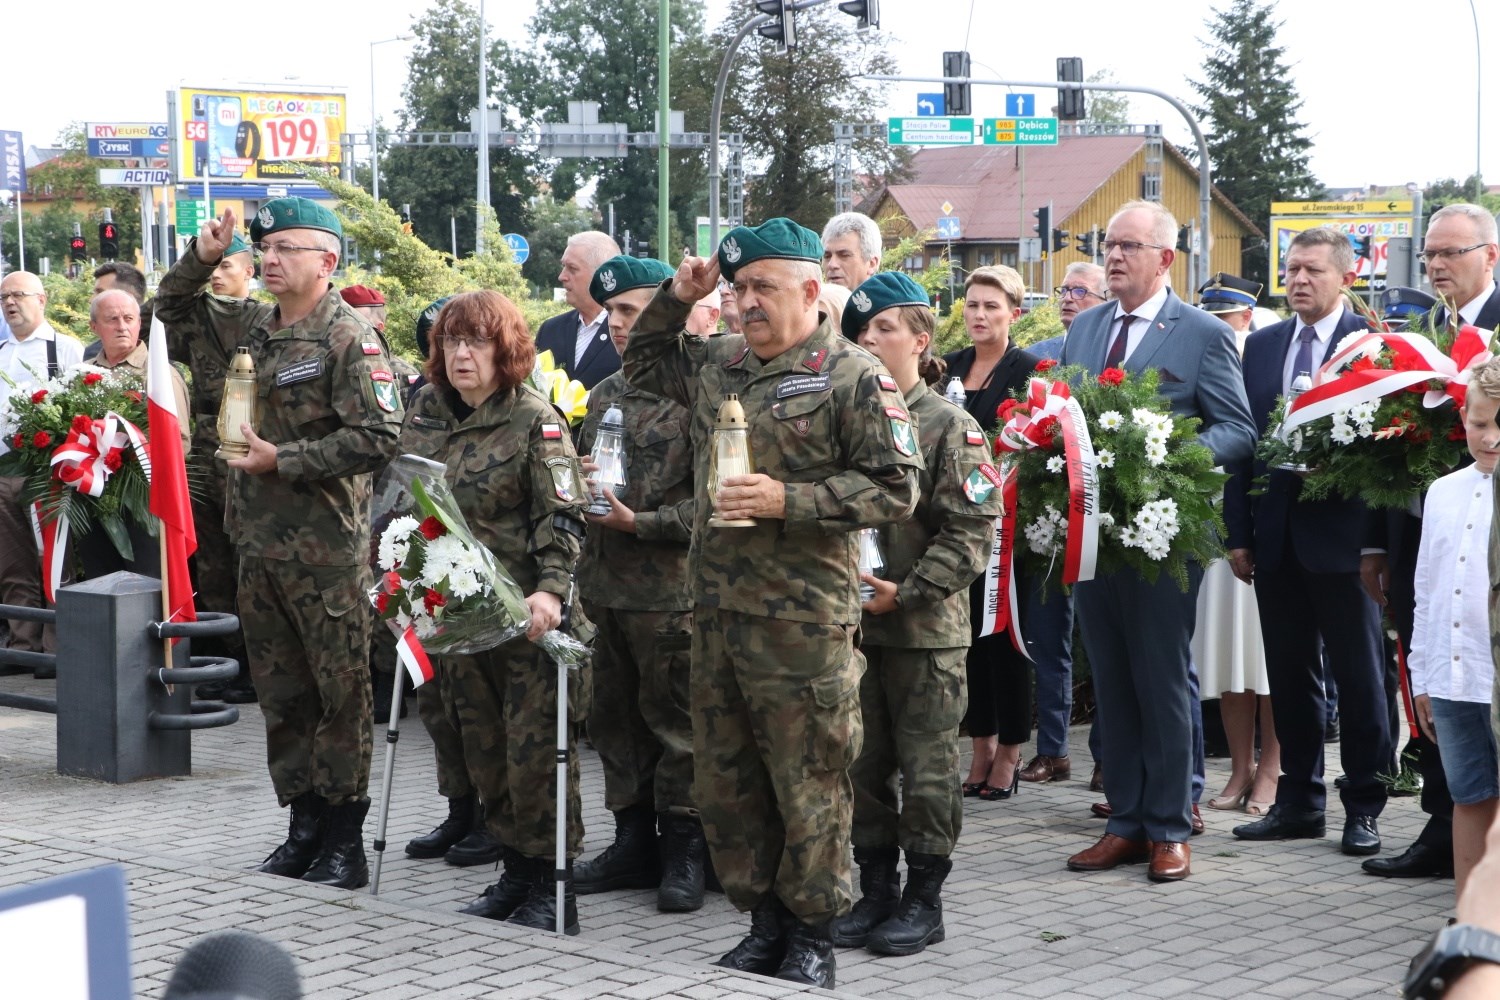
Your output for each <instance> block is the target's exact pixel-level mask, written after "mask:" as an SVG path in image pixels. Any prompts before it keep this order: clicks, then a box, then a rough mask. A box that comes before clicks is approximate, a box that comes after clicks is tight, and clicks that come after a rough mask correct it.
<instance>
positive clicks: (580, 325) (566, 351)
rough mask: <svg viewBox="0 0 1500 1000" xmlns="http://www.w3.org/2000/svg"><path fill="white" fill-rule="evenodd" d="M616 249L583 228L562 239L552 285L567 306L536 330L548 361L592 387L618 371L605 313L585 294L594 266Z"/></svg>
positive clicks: (604, 236) (617, 357)
mask: <svg viewBox="0 0 1500 1000" xmlns="http://www.w3.org/2000/svg"><path fill="white" fill-rule="evenodd" d="M619 252H620V248H619V247H618V246H616V245H615V241H614V239H613V237H611V236H610V235H609V234H608V233H601V232H598V231H597V230H589V231H587V232H582V233H574V234H573V235H572V236H569V237H568V246H567V249H565V250H564V251H563V255H562V270H560V271H559V272H558V273H557V283H558V284H559V285H562V287H563V297H564V298H565V299H566V300H567V303H568V305H570V306H572V307H573V308H571V309H569V310H568V311H567V312H565V313H563V314H562V315H561V316H553V317H552V318H551V319H549V320H547V321H546V322H544V323H543V324H542V325H541V326H540V327H538V328H537V331H536V349H537V353H538V354H540V353H541V352H542V351H551V352H552V360H553V361H555V362H556V363H557V366H558V367H559V368H561V369H562V370H563V371H565V372H567V373H568V377H569V378H574V379H577V380H578V381H579V382H581V383H582V384H583V387H584V388H585V389H592V388H593V387H594V386H596V385H598V384H599V383H600V382H602V381H603V380H604V379H605V378H606V377H608V376H610V375H613V374H614V373H615V372H617V371H619V370H620V355H619V352H618V351H616V350H615V348H614V345H613V344H611V343H610V340H609V312H608V311H607V310H606V309H605V308H604V307H603V306H601V305H600V304H599V303H597V302H595V301H594V297H593V296H592V295H590V294H589V282H590V281H592V280H593V278H594V272H595V271H597V270H599V265H601V264H603V263H604V262H605V261H607V260H609V259H610V258H611V257H613V256H615V255H616V254H618V253H619Z"/></svg>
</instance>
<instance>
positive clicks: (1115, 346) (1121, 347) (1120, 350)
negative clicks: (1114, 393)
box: [1104, 313, 1135, 368]
mask: <svg viewBox="0 0 1500 1000" xmlns="http://www.w3.org/2000/svg"><path fill="white" fill-rule="evenodd" d="M1133 319H1135V317H1134V316H1132V315H1130V314H1129V313H1126V314H1125V315H1124V316H1122V317H1120V332H1119V333H1117V334H1115V341H1114V343H1112V344H1110V345H1109V353H1108V354H1106V355H1105V356H1104V367H1106V368H1118V367H1120V366H1121V365H1122V364H1124V363H1125V344H1126V342H1127V341H1128V340H1129V339H1130V321H1131V320H1133Z"/></svg>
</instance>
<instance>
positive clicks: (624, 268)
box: [589, 254, 677, 306]
mask: <svg viewBox="0 0 1500 1000" xmlns="http://www.w3.org/2000/svg"><path fill="white" fill-rule="evenodd" d="M676 273H677V272H676V271H674V270H673V269H672V265H671V264H668V263H666V262H665V261H660V260H655V259H653V258H650V257H626V256H624V255H623V254H622V255H621V256H618V257H611V258H610V259H609V260H607V261H605V262H604V263H603V264H600V265H599V270H597V271H595V272H594V277H593V280H592V281H590V282H589V295H591V296H593V299H594V301H595V302H597V303H599V304H600V305H601V306H602V305H604V304H605V303H606V302H608V301H609V300H610V299H612V298H614V297H615V296H616V295H619V294H620V293H621V292H628V291H630V290H631V289H632V288H655V287H656V286H657V285H659V284H661V283H662V282H663V281H666V280H667V279H668V278H670V277H671V276H672V275H674V274H676Z"/></svg>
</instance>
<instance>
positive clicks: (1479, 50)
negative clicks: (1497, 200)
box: [1469, 0, 1484, 201]
mask: <svg viewBox="0 0 1500 1000" xmlns="http://www.w3.org/2000/svg"><path fill="white" fill-rule="evenodd" d="M1469 16H1470V17H1472V18H1474V200H1475V201H1478V200H1479V196H1480V195H1481V194H1482V193H1483V192H1484V184H1483V182H1481V181H1480V179H1479V178H1480V174H1481V170H1482V166H1483V165H1482V162H1481V160H1480V156H1481V154H1482V153H1483V151H1484V144H1483V142H1481V140H1480V137H1481V136H1482V135H1483V134H1484V110H1483V108H1484V103H1483V95H1484V48H1483V46H1481V45H1480V43H1479V11H1477V10H1475V9H1474V0H1469Z"/></svg>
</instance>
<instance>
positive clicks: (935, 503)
mask: <svg viewBox="0 0 1500 1000" xmlns="http://www.w3.org/2000/svg"><path fill="white" fill-rule="evenodd" d="M906 405H907V407H908V408H909V409H910V410H911V416H912V420H913V421H914V422H915V423H916V425H917V441H918V442H919V443H920V445H921V447H922V459H923V461H924V462H925V463H926V468H924V469H923V470H922V473H921V484H922V492H921V495H920V496H919V497H918V498H917V510H916V513H915V514H913V515H912V517H911V520H910V521H899V522H896V523H893V524H887V525H884V526H882V527H881V529H880V546H881V549H882V550H883V552H884V555H885V564H886V566H885V571H884V572H882V573H881V574H880V575H881V576H882V577H883V578H884V579H887V580H894V581H896V582H897V583H899V584H900V588H899V589H898V590H897V591H896V600H897V603H898V604H899V605H900V606H899V607H898V608H897V609H896V610H895V611H892V612H890V613H888V614H884V615H871V614H866V615H865V616H864V618H863V619H862V623H861V629H860V631H861V632H862V633H863V640H862V641H863V643H864V644H866V645H871V646H900V647H905V648H911V649H944V648H953V647H963V646H967V645H969V641H970V637H971V633H970V631H969V584H971V583H973V582H974V579H975V578H976V577H978V576H979V574H980V573H982V572H983V571H984V567H985V563H986V562H987V561H988V559H989V555H990V548H991V543H992V541H993V539H994V524H995V518H996V517H998V516H999V515H1000V490H999V489H998V488H997V487H996V485H995V482H996V481H997V480H998V479H999V478H1000V474H999V473H998V472H997V471H996V470H995V467H994V465H992V464H991V462H990V456H989V448H988V446H987V445H986V444H985V437H984V433H983V432H982V431H980V429H979V424H977V423H975V421H974V418H973V417H971V416H969V415H968V414H967V413H965V412H964V411H963V410H962V409H960V408H959V407H957V406H954V405H953V404H952V403H950V402H948V401H947V400H946V399H944V398H943V397H942V396H939V395H938V394H937V393H935V392H933V391H932V390H931V389H929V388H928V387H927V384H926V383H924V382H921V381H918V382H917V384H916V385H915V386H913V387H912V389H911V391H910V392H908V393H907V394H906Z"/></svg>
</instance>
